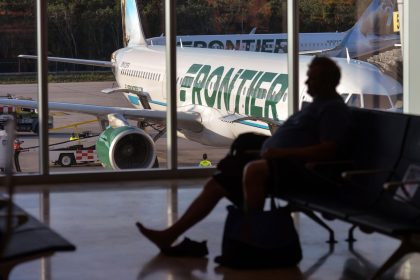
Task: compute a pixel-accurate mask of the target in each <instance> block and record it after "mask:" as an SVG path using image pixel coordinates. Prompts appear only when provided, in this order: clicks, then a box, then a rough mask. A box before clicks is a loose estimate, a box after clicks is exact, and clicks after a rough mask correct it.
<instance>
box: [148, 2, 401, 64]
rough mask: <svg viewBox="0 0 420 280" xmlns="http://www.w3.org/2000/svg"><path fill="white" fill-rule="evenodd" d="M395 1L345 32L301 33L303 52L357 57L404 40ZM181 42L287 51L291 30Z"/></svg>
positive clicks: (371, 10)
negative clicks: (397, 26)
mask: <svg viewBox="0 0 420 280" xmlns="http://www.w3.org/2000/svg"><path fill="white" fill-rule="evenodd" d="M395 2H396V0H373V1H372V2H371V4H370V5H369V6H368V7H367V8H366V10H365V12H364V13H363V14H362V16H361V17H360V19H359V20H358V21H357V22H356V24H355V25H354V26H353V27H352V28H350V29H349V30H347V31H345V32H320V33H299V52H300V54H322V55H324V56H331V57H347V56H349V57H350V58H356V57H362V56H366V55H369V54H373V53H376V52H379V51H380V50H383V49H388V48H391V47H394V46H395V45H396V44H399V43H400V35H399V33H395V32H394V31H393V25H392V23H393V21H392V19H393V12H394V9H395ZM253 31H254V30H253ZM147 42H148V43H149V44H153V45H164V44H165V37H163V36H160V37H153V38H149V39H147ZM177 44H178V45H182V46H184V47H196V48H214V49H228V50H242V51H254V52H268V53H272V52H274V53H287V33H275V34H255V32H251V33H250V34H226V35H180V36H177ZM347 52H348V53H347Z"/></svg>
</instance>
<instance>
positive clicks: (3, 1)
mask: <svg viewBox="0 0 420 280" xmlns="http://www.w3.org/2000/svg"><path fill="white" fill-rule="evenodd" d="M137 2H138V6H139V11H140V14H141V18H142V25H143V28H144V31H145V34H146V36H147V37H152V36H159V35H160V34H162V33H163V32H164V2H163V0H141V1H139V0H138V1H137ZM34 3H35V1H33V0H19V1H16V0H0V11H2V14H1V16H0V24H1V26H2V28H1V29H0V42H1V44H0V58H2V59H4V58H8V59H10V58H16V57H17V55H19V54H21V53H29V54H30V53H32V54H33V53H35V52H36V40H35V38H36V30H35V7H34ZM368 4H370V0H334V1H330V0H299V11H300V31H301V32H326V31H344V30H347V29H348V28H350V27H351V26H352V25H353V24H354V23H355V21H356V19H357V18H358V17H359V16H360V15H361V13H362V12H363V11H364V9H365V8H366V7H367V5H368ZM176 8H177V33H178V34H226V33H247V32H249V31H250V30H251V29H252V28H254V27H256V28H257V32H258V33H276V32H285V31H286V19H287V16H286V0H250V1H246V0H178V1H177V7H176ZM120 9H121V8H120V1H115V0H49V1H48V39H49V40H48V48H49V54H50V55H53V56H65V57H78V58H86V59H101V60H108V59H109V58H110V55H111V53H112V52H113V51H114V50H116V49H118V48H121V47H122V30H121V26H122V24H121V11H120ZM0 71H3V72H4V70H3V69H2V68H1V65H0Z"/></svg>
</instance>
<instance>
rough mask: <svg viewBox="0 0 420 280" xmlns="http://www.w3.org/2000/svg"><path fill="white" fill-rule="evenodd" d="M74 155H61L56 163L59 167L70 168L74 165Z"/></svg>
mask: <svg viewBox="0 0 420 280" xmlns="http://www.w3.org/2000/svg"><path fill="white" fill-rule="evenodd" d="M74 161H75V159H74V155H73V154H61V155H60V158H59V159H58V162H59V163H60V165H61V166H64V167H70V166H72V164H73V163H74Z"/></svg>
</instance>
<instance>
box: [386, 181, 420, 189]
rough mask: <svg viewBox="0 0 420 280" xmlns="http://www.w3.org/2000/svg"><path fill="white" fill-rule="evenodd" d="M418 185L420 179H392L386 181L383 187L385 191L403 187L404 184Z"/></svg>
mask: <svg viewBox="0 0 420 280" xmlns="http://www.w3.org/2000/svg"><path fill="white" fill-rule="evenodd" d="M413 184H416V185H420V180H411V181H404V182H403V181H392V182H386V183H385V184H384V185H383V188H384V189H385V190H387V191H395V190H397V189H398V188H400V187H403V186H404V185H413Z"/></svg>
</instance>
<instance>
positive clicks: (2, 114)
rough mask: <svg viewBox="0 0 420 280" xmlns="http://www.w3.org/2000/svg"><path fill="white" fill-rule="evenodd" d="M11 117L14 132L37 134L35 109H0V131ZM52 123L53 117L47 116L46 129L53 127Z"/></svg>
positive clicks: (12, 107)
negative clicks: (14, 123)
mask: <svg viewBox="0 0 420 280" xmlns="http://www.w3.org/2000/svg"><path fill="white" fill-rule="evenodd" d="M11 116H13V118H14V119H15V122H16V131H19V132H31V131H32V132H34V133H37V134H38V130H39V125H38V113H37V112H36V110H35V109H30V108H22V107H15V106H7V105H5V106H2V107H0V129H3V128H4V125H5V123H6V122H7V121H8V120H10V118H11ZM53 121H54V120H53V117H52V116H48V128H52V127H53Z"/></svg>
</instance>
